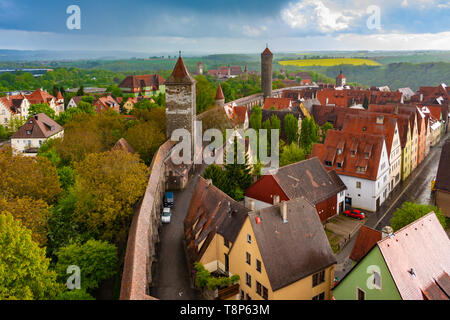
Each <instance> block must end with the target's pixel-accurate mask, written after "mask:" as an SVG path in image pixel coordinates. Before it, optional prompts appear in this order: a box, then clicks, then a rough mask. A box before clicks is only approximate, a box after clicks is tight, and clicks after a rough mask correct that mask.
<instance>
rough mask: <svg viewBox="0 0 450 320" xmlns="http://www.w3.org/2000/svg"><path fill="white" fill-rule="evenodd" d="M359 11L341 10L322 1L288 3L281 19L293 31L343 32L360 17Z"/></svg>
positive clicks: (306, 0) (308, 0) (361, 11)
mask: <svg viewBox="0 0 450 320" xmlns="http://www.w3.org/2000/svg"><path fill="white" fill-rule="evenodd" d="M363 14H364V11H363V10H361V9H350V10H349V9H343V8H339V7H336V6H335V5H332V4H331V3H330V2H328V1H322V0H302V1H298V2H296V3H290V4H289V5H288V6H287V7H286V8H285V9H283V10H282V11H281V18H282V19H283V21H284V22H285V23H287V24H288V25H289V26H290V27H291V28H293V29H300V30H301V29H303V30H313V29H314V27H316V31H319V32H321V33H329V32H335V31H343V30H347V29H349V28H350V25H351V23H352V22H353V21H354V20H355V19H356V18H358V17H361V16H362V15H363Z"/></svg>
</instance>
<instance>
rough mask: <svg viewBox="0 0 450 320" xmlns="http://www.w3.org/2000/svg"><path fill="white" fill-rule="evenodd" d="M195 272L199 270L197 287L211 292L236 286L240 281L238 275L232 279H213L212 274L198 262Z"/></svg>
mask: <svg viewBox="0 0 450 320" xmlns="http://www.w3.org/2000/svg"><path fill="white" fill-rule="evenodd" d="M194 268H195V270H197V274H196V277H195V285H196V286H197V287H198V288H201V289H202V288H205V287H206V288H208V289H209V290H216V289H217V288H225V287H228V286H230V285H232V284H235V283H236V282H238V281H239V280H240V277H239V276H238V275H234V276H232V277H219V278H216V277H213V276H211V273H210V272H209V271H208V270H206V269H205V267H204V266H203V265H202V264H201V263H199V262H196V263H195V264H194Z"/></svg>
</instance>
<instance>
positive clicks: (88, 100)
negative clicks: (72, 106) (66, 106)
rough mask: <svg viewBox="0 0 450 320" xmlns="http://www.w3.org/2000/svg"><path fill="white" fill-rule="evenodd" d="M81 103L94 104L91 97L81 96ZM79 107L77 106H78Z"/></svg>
mask: <svg viewBox="0 0 450 320" xmlns="http://www.w3.org/2000/svg"><path fill="white" fill-rule="evenodd" d="M81 101H83V102H87V103H89V104H93V103H94V97H93V96H83V97H82V98H81ZM78 107H79V106H78Z"/></svg>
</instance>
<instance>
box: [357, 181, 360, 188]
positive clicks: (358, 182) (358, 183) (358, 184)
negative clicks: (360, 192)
mask: <svg viewBox="0 0 450 320" xmlns="http://www.w3.org/2000/svg"><path fill="white" fill-rule="evenodd" d="M356 189H361V182H360V181H356Z"/></svg>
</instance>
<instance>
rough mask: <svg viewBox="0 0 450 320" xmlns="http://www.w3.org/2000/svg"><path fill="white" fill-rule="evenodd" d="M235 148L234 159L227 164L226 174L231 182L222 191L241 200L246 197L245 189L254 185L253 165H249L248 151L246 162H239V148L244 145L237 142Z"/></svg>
mask: <svg viewBox="0 0 450 320" xmlns="http://www.w3.org/2000/svg"><path fill="white" fill-rule="evenodd" d="M236 140H237V139H236ZM234 148H235V149H234V161H233V162H232V163H227V164H225V174H226V177H227V181H228V182H229V183H228V184H227V186H226V189H225V190H222V191H224V192H225V193H226V194H228V195H229V196H230V197H232V198H233V199H234V200H236V201H240V200H242V199H243V198H244V192H245V190H247V189H248V188H249V187H250V186H251V185H252V174H251V172H252V167H251V166H250V165H249V160H248V154H247V153H245V158H244V160H245V161H244V163H243V164H239V163H238V150H240V148H244V146H240V145H239V144H238V143H235V144H234ZM227 162H228V161H227Z"/></svg>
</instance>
